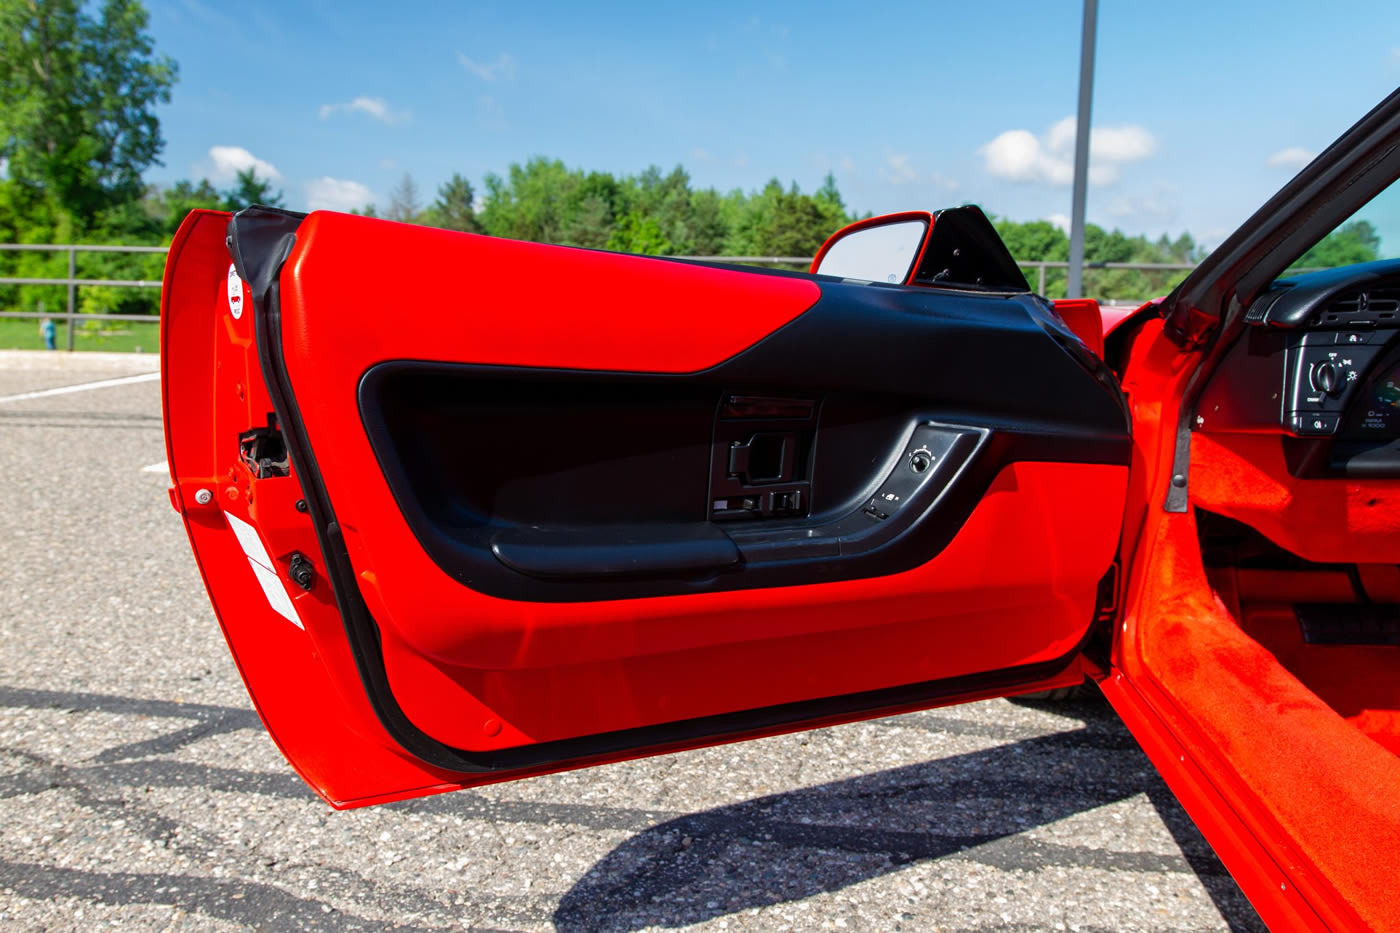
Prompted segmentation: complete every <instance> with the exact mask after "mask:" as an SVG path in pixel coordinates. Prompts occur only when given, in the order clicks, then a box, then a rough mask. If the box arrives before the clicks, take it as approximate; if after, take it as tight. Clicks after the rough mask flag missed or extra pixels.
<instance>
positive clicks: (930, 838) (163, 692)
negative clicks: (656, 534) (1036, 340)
mask: <svg viewBox="0 0 1400 933" xmlns="http://www.w3.org/2000/svg"><path fill="white" fill-rule="evenodd" d="M155 368H156V363H155V360H154V358H140V357H122V358H116V357H111V356H108V355H105V354H92V355H85V354H78V355H76V356H73V357H70V356H68V355H66V354H51V355H46V354H23V353H0V470H3V477H4V483H3V487H0V488H3V491H4V495H3V498H0V547H3V549H4V555H3V556H4V560H3V564H0V596H2V597H3V601H2V602H0V606H3V608H0V928H3V929H6V930H12V929H13V930H91V929H100V928H105V927H116V928H121V929H134V930H146V929H151V930H157V929H159V930H167V929H172V928H174V929H196V930H241V929H259V930H381V929H393V930H439V929H454V930H461V929H468V930H548V929H559V930H590V931H591V930H618V931H630V930H649V929H675V928H690V927H694V928H697V929H706V930H810V929H849V930H910V931H913V930H919V931H923V930H1022V929H1025V930H1042V929H1061V930H1115V931H1127V930H1226V929H1229V930H1259V929H1263V926H1262V924H1261V923H1260V921H1259V919H1258V917H1257V916H1256V915H1255V914H1254V912H1253V911H1252V910H1251V909H1250V907H1249V905H1248V903H1247V902H1246V901H1245V900H1244V898H1243V896H1242V895H1241V894H1240V892H1239V890H1238V888H1237V887H1236V886H1235V884H1234V882H1233V881H1232V880H1231V879H1230V877H1229V875H1228V874H1227V873H1226V872H1225V870H1224V869H1223V868H1222V866H1221V865H1220V863H1219V861H1218V860H1217V859H1216V858H1215V856H1214V854H1213V853H1212V852H1211V851H1210V848H1209V847H1208V846H1207V845H1206V843H1205V842H1204V840H1203V839H1202V838H1201V836H1200V834H1199V833H1198V832H1197V831H1196V829H1195V828H1194V827H1193V826H1192V825H1191V822H1190V820H1189V819H1188V818H1187V817H1186V815H1185V814H1184V813H1183V811H1182V810H1181V808H1180V807H1179V806H1178V805H1177V803H1176V802H1175V800H1174V799H1173V798H1172V796H1171V794H1170V792H1169V791H1167V789H1166V787H1165V786H1164V785H1163V784H1162V782H1161V780H1160V779H1159V778H1158V777H1157V775H1156V773H1155V772H1154V771H1153V770H1152V767H1151V766H1150V765H1149V764H1148V762H1147V760H1146V758H1145V757H1144V756H1143V755H1142V753H1141V752H1140V751H1139V750H1138V748H1137V746H1136V744H1135V743H1134V742H1133V739H1132V737H1131V736H1130V735H1129V734H1128V732H1127V731H1126V730H1125V729H1124V728H1123V726H1122V725H1121V724H1120V723H1119V722H1118V720H1117V719H1116V718H1115V717H1114V716H1113V715H1112V713H1110V712H1109V711H1108V710H1107V709H1106V708H1105V707H1104V705H1103V704H1102V703H1100V702H1082V703H1077V704H1069V705H1055V706H1051V705H1035V704H1031V703H1025V702H1020V703H1017V702H1009V701H1004V700H998V701H991V702H985V703H977V704H972V705H968V706H962V707H952V708H948V709H942V710H934V711H929V712H922V713H913V714H909V715H905V716H898V717H893V718H889V719H882V720H876V721H872V722H866V723H857V724H853V725H847V726H840V727H836V728H832V729H824V730H820V731H817V732H813V733H807V734H802V735H792V736H782V737H778V738H772V739H765V740H761V741H756V742H749V743H745V744H741V745H730V746H725V747H722V748H717V749H706V750H702V751H697V752H689V753H685V754H680V755H673V756H669V757H664V758H653V759H649V760H645V761H638V762H630V763H627V764H620V765H612V766H608V767H602V768H595V769H592V770H587V771H579V772H573V773H569V774H560V775H552V776H548V777H541V778H535V779H532V780H528V781H521V782H517V783H513V784H504V785H498V786H493V787H489V788H484V789H480V790H475V791H466V792H459V793H456V794H448V795H443V796H438V797H432V798H427V799H424V800H418V801H409V802H405V803H399V804H392V805H388V806H383V807H378V808H371V809H368V810H358V811H353V812H348V813H336V812H334V811H331V810H330V809H329V808H328V807H326V806H325V805H324V804H323V803H321V802H320V801H319V800H317V799H316V798H315V797H314V796H313V795H312V794H311V792H310V791H309V790H307V788H306V787H305V786H304V785H303V784H302V783H301V781H300V780H299V779H298V778H297V777H296V775H295V774H293V773H292V771H291V769H290V768H289V767H288V766H287V765H286V763H285V762H284V761H283V760H282V758H281V757H280V755H279V754H278V752H277V750H276V749H275V748H274V747H273V745H272V743H271V741H270V740H269V739H268V737H267V735H266V733H265V732H264V731H263V730H262V727H261V725H260V724H259V721H258V718H257V716H256V714H255V713H254V712H253V711H252V708H251V705H250V704H249V702H248V698H247V695H246V693H245V692H244V690H243V685H242V682H241V681H240V680H239V677H238V673H237V671H236V670H235V668H234V666H233V664H232V662H231V660H230V658H229V656H228V652H227V650H226V649H225V647H224V645H223V642H222V639H221V637H220V635H219V631H218V627H217V625H216V623H215V621H214V617H213V614H212V612H211V610H210V608H209V605H208V602H207V599H206V597H205V594H204V590H203V587H202V585H201V584H200V581H199V578H198V575H197V573H196V571H195V567H194V563H193V561H192V560H191V558H190V554H189V549H188V546H187V544H186V542H185V539H184V534H183V531H182V530H181V526H180V522H179V521H178V519H177V516H176V515H175V514H174V512H172V511H171V510H170V507H169V503H168V501H167V499H166V493H165V488H166V486H167V485H168V478H167V477H166V476H165V475H164V474H163V473H161V472H158V471H151V470H147V469H145V468H147V467H152V466H154V465H156V464H158V463H160V462H161V461H162V460H163V459H164V456H165V454H164V448H163V441H162V435H161V422H160V397H159V386H158V384H157V383H155V382H137V383H128V384H123V385H117V386H111V387H107V388H101V389H94V390H91V391H83V392H74V393H69V394H62V395H50V396H44V397H39V398H31V399H21V400H9V401H6V400H5V397H8V396H13V395H16V394H20V393H27V392H32V391H36V390H41V389H48V388H54V387H61V386H68V385H75V384H78V383H85V382H91V381H94V380H100V379H113V378H120V377H123V376H127V375H131V374H138V373H141V372H149V371H153V370H154V369H155Z"/></svg>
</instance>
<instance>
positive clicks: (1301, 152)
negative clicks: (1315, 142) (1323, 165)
mask: <svg viewBox="0 0 1400 933" xmlns="http://www.w3.org/2000/svg"><path fill="white" fill-rule="evenodd" d="M1316 155H1317V153H1315V152H1309V151H1308V150H1307V149H1304V148H1303V147H1302V146H1289V147H1288V148H1287V149H1280V150H1279V151H1278V152H1275V153H1274V154H1273V155H1271V156H1269V164H1270V165H1281V166H1284V167H1285V168H1302V167H1303V166H1304V165H1307V164H1308V163H1309V162H1311V161H1312V160H1313V157H1314V156H1316Z"/></svg>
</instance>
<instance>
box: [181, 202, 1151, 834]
mask: <svg viewBox="0 0 1400 933" xmlns="http://www.w3.org/2000/svg"><path fill="white" fill-rule="evenodd" d="M978 216H979V217H980V215H978ZM983 222H985V221H983ZM988 229H990V228H988ZM162 323H163V334H162V341H163V343H162V350H163V357H162V358H163V360H164V370H163V389H164V404H165V417H166V428H167V438H168V448H169V462H170V468H171V473H172V477H173V480H174V487H173V489H172V491H171V496H172V501H173V503H174V505H175V507H176V509H177V510H178V511H179V512H180V513H181V515H182V516H183V519H184V521H185V524H186V526H187V528H188V531H189V535H190V540H191V543H192V545H193V548H194V551H195V555H196V558H197V560H198V562H199V565H200V568H201V571H202V573H203V576H204V579H205V582H206V585H207V586H208V589H209V593H210V596H211V599H212V601H213V603H214V606H215V608H216V610H217V613H218V616H219V619H220V623H221V624H222V626H223V629H224V632H225V635H226V637H227V640H228V643H229V646H230V648H231V650H232V652H233V655H234V657H235V658H236V659H237V662H238V665H239V668H240V670H241V672H242V674H243V677H244V679H245V681H246V683H247V685H248V689H249V692H250V693H251V695H252V696H253V698H254V701H255V702H256V704H257V707H258V709H259V711H260V713H261V715H262V717H263V720H264V722H265V723H266V725H267V728H268V730H269V732H270V733H271V734H272V736H273V737H274V739H275V740H276V741H277V743H278V744H279V746H280V747H281V749H282V751H283V752H284V754H285V755H286V757H287V758H288V759H289V761H290V762H291V763H292V765H293V766H294V767H295V768H296V769H297V771H298V772H299V773H300V774H301V775H302V776H303V777H304V778H305V779H306V780H307V782H308V783H309V784H310V785H311V786H312V787H314V788H315V789H316V790H317V792H318V793H320V794H321V795H322V796H323V797H324V798H325V799H326V800H327V801H329V802H330V803H331V804H332V805H334V806H337V807H349V806H359V805H365V804H370V803H376V802H382V801H387V800H392V799H397V798H402V797H409V796H414V795H419V794H426V793H432V792H436V791H442V790H451V789H455V788H460V787H465V786H470V785H475V784H482V783H486V782H492V781H501V780H507V779H511V778H516V777H521V776H525V775H530V774H537V773H541V772H546V771H552V770H561V769H566V768H576V767H581V766H584V765H589V764H597V763H601V762H606V761H614V760H619V759H623V758H628V757H635V756H640V755H648V754H655V753H659V752H664V751H670V750H676V749H681V748H689V747H695V746H699V745H704V744H711V743H717V742H726V741H733V740H737V739H742V738H749V737H755V736H759V735H766V734H772V733H776V732H781V731H788V730H794V729H803V728H810V727H814V726H818V725H823V724H830V723H835V722H840V721H846V720H852V719H858V718H862V717H870V716H876V715H884V714H887V713H891V712H895V711H900V710H909V709H915V708H919V707H927V706H932V705H938V704H945V703H952V702H958V701H962V700H967V699H972V698H979V697H988V696H994V695H1000V694H1005V693H1011V692H1016V691H1026V690H1037V689H1045V688H1048V687H1054V686H1060V685H1067V684H1073V683H1079V682H1082V680H1083V679H1084V677H1085V675H1086V673H1088V672H1090V671H1092V670H1096V668H1094V666H1093V665H1092V664H1091V663H1090V662H1089V661H1087V660H1086V659H1085V657H1084V652H1085V648H1086V645H1090V644H1091V643H1094V639H1095V638H1096V636H1097V637H1098V638H1099V641H1098V642H1097V643H1098V644H1100V645H1101V646H1103V645H1106V644H1107V642H1106V638H1107V636H1108V631H1107V623H1106V622H1105V620H1106V619H1107V617H1108V615H1109V613H1110V610H1111V608H1112V604H1113V602H1114V599H1115V584H1116V581H1117V574H1116V570H1115V566H1116V565H1115V555H1116V552H1117V549H1118V542H1119V533H1120V527H1121V525H1122V521H1123V514H1124V508H1123V503H1124V497H1125V492H1126V489H1127V485H1128V466H1129V462H1130V457H1131V438H1130V431H1129V422H1128V415H1127V408H1126V405H1125V402H1124V399H1123V396H1122V393H1121V392H1120V390H1119V387H1118V384H1117V381H1116V380H1115V378H1114V376H1113V375H1112V374H1111V373H1110V372H1109V371H1108V369H1107V368H1106V367H1105V366H1104V365H1103V364H1102V362H1101V361H1100V360H1099V359H1098V358H1097V357H1095V356H1094V355H1093V354H1092V353H1090V352H1088V351H1086V349H1085V347H1084V345H1083V343H1081V342H1080V341H1079V340H1078V339H1077V338H1076V337H1074V335H1073V334H1072V333H1071V332H1070V331H1069V330H1067V329H1066V328H1065V326H1064V325H1063V323H1062V322H1061V321H1060V320H1059V319H1058V318H1057V317H1056V316H1055V315H1054V314H1053V313H1052V312H1051V310H1050V306H1049V305H1048V304H1047V303H1046V302H1044V301H1043V300H1042V299H1039V298H1035V297H1033V296H1030V295H1028V294H1025V293H1024V292H1021V291H1019V290H1017V289H1014V288H1013V289H1008V290H1001V291H999V290H988V289H979V288H977V287H975V286H968V287H965V288H938V289H934V288H911V287H905V286H899V285H896V286H885V285H872V284H862V283H855V282H846V281H841V280H838V279H833V278H830V277H822V276H814V275H807V274H784V273H770V272H764V271H761V270H754V269H741V268H728V267H713V266H705V265H699V264H694V263H687V262H681V261H668V260H661V259H652V258H644V257H635V256H624V255H617V254H611V253H605V252H597V251H589V250H581V249H569V248H562V247H553V246H543V245H538V244H528V243H520V242H514V241H508V240H501V239H492V238H487V237H480V236H473V235H467V234H458V233H451V232H445V231H441V230H433V229H428V228H423V227H416V226H410V225H404V224H395V223H388V222H385V221H381V220H373V219H368V218H364V217H355V216H349V215H342V214H333V213H323V212H318V213H314V214H311V215H309V216H303V215H299V214H292V213H288V212H282V211H275V210H267V209H252V210H249V211H245V212H243V213H241V214H239V215H238V216H237V217H235V218H233V219H232V220H230V217H229V216H228V215H226V214H221V213H215V212H199V213H195V214H193V215H191V216H190V218H189V219H188V220H187V221H186V223H185V224H184V226H183V227H182V228H181V230H180V231H179V233H178V235H177V236H176V238H175V241H174V243H173V245H172V247H171V251H170V258H169V261H168V264H167V268H166V279H165V292H164V303H163V316H162ZM1101 653H1102V648H1101Z"/></svg>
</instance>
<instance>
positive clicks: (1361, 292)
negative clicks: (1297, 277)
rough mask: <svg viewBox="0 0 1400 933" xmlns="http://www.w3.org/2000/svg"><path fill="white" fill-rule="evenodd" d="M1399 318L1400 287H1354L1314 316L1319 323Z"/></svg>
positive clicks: (1377, 321)
mask: <svg viewBox="0 0 1400 933" xmlns="http://www.w3.org/2000/svg"><path fill="white" fill-rule="evenodd" d="M1387 322H1390V323H1395V322H1400V287H1397V286H1390V287H1385V288H1354V289H1351V290H1350V291H1346V292H1343V293H1342V294H1341V297H1339V298H1338V299H1337V300H1336V301H1334V302H1332V303H1331V304H1330V305H1328V306H1327V307H1325V308H1323V309H1322V310H1321V311H1319V312H1318V313H1317V314H1316V315H1315V316H1314V317H1313V324H1314V325H1317V326H1321V327H1346V326H1348V325H1354V324H1357V325H1359V324H1376V325H1384V324H1386V323H1387Z"/></svg>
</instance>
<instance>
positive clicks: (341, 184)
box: [306, 175, 374, 211]
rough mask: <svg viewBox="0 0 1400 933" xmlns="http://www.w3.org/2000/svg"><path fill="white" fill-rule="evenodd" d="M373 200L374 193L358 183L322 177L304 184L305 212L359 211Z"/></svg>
mask: <svg viewBox="0 0 1400 933" xmlns="http://www.w3.org/2000/svg"><path fill="white" fill-rule="evenodd" d="M373 200H374V192H372V191H370V190H369V188H368V187H366V186H365V185H362V184H360V183H359V182H358V181H349V180H348V179H344V178H332V177H330V176H329V175H323V176H321V177H320V178H316V179H313V180H312V181H308V182H307V183H306V207H307V210H312V211H351V210H359V209H360V208H362V207H364V206H365V205H366V204H369V203H371V202H372V201H373Z"/></svg>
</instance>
